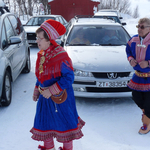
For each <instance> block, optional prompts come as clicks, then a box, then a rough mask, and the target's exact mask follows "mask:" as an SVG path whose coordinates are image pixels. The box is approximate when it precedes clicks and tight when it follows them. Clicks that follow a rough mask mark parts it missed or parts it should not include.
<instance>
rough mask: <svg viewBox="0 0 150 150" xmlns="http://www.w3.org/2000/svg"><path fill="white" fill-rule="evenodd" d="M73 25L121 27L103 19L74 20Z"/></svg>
mask: <svg viewBox="0 0 150 150" xmlns="http://www.w3.org/2000/svg"><path fill="white" fill-rule="evenodd" d="M73 21H74V23H73V24H74V25H115V26H122V25H121V24H119V23H117V22H115V21H113V20H111V19H103V18H76V19H75V18H74V20H73Z"/></svg>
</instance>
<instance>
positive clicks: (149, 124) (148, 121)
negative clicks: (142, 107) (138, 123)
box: [139, 114, 150, 134]
mask: <svg viewBox="0 0 150 150" xmlns="http://www.w3.org/2000/svg"><path fill="white" fill-rule="evenodd" d="M142 122H143V126H142V127H141V128H140V130H139V134H146V133H148V132H149V131H150V118H148V117H147V116H146V115H145V114H143V116H142Z"/></svg>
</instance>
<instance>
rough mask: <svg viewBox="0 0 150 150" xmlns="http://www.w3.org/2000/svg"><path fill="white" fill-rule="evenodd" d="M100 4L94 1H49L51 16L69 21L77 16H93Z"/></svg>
mask: <svg viewBox="0 0 150 150" xmlns="http://www.w3.org/2000/svg"><path fill="white" fill-rule="evenodd" d="M99 4H100V2H96V1H92V0H49V5H50V8H51V14H55V15H62V16H63V17H64V18H65V19H66V20H67V21H69V20H70V19H71V18H73V17H74V16H75V15H93V14H94V11H96V10H97V8H98V5H99Z"/></svg>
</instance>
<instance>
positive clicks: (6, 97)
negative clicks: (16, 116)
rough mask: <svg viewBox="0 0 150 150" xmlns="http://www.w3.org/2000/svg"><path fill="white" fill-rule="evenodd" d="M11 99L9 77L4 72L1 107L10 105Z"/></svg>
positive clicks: (7, 73)
mask: <svg viewBox="0 0 150 150" xmlns="http://www.w3.org/2000/svg"><path fill="white" fill-rule="evenodd" d="M11 97H12V86H11V77H10V74H9V72H8V71H6V73H5V76H4V82H3V90H2V101H1V104H2V106H8V105H9V104H10V103H11Z"/></svg>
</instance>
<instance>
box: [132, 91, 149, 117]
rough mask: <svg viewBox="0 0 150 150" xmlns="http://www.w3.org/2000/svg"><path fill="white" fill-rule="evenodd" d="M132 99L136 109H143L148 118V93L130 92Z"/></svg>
mask: <svg viewBox="0 0 150 150" xmlns="http://www.w3.org/2000/svg"><path fill="white" fill-rule="evenodd" d="M132 98H133V100H134V102H135V103H136V104H137V105H138V107H140V108H141V109H144V111H145V115H146V116H147V117H148V118H150V92H139V91H132Z"/></svg>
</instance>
